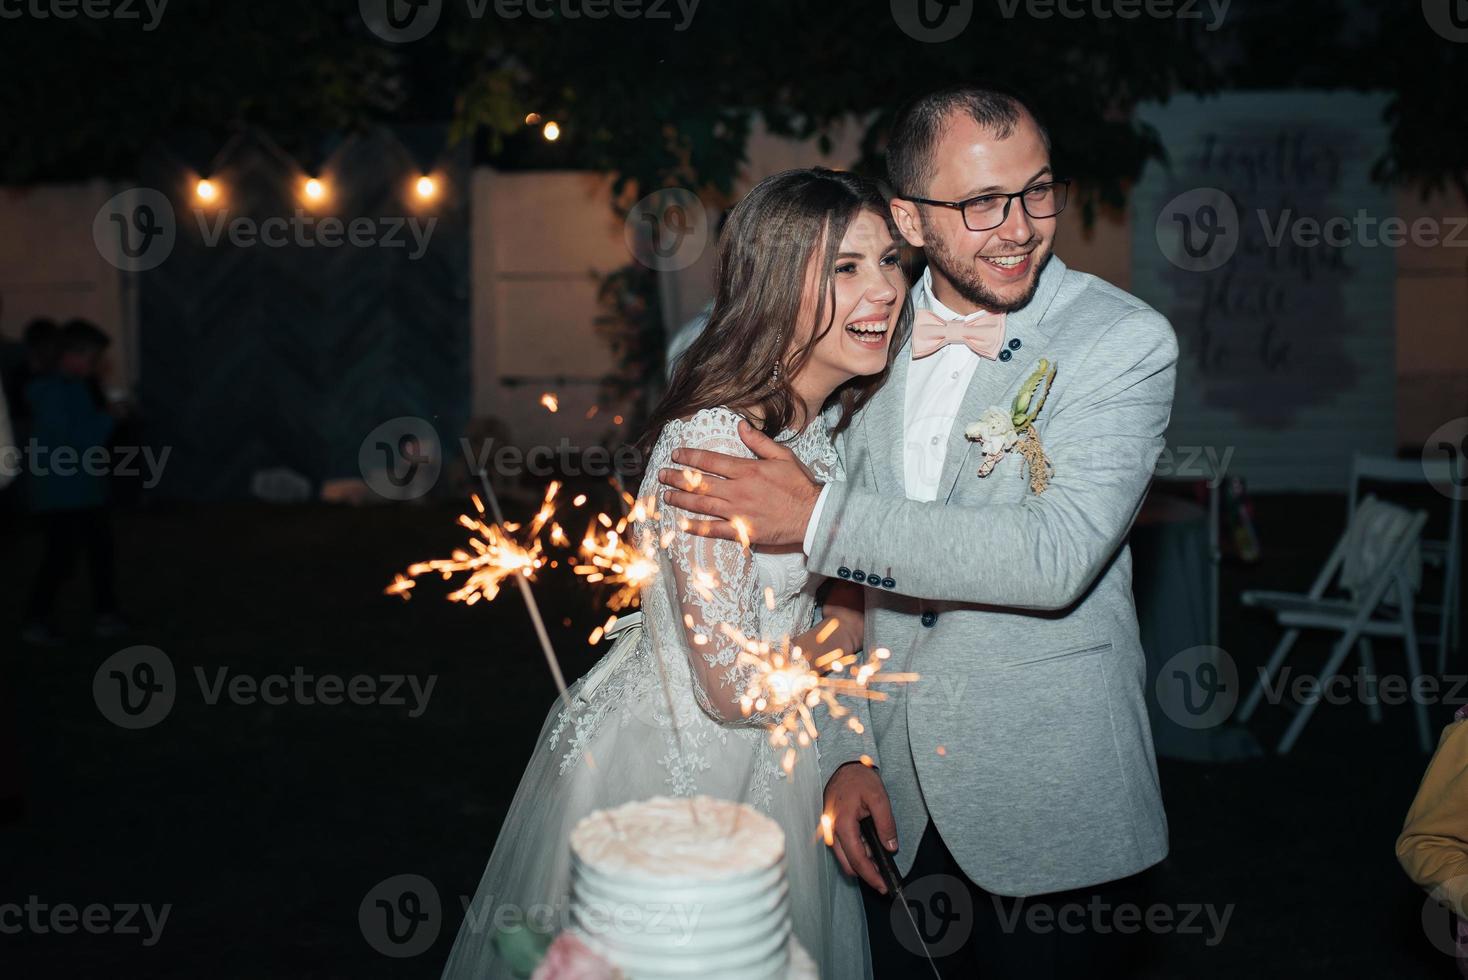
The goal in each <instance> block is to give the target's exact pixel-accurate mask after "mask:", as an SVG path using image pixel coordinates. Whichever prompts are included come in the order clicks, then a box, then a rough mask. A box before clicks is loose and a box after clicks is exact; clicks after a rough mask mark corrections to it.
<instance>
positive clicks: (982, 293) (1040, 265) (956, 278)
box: [923, 222, 1054, 313]
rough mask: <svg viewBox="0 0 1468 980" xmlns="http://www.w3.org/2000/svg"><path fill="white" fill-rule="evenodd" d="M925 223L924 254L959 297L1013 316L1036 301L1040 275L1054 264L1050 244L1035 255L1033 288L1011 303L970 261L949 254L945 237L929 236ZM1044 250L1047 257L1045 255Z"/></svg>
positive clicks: (1032, 276) (1031, 275)
mask: <svg viewBox="0 0 1468 980" xmlns="http://www.w3.org/2000/svg"><path fill="white" fill-rule="evenodd" d="M926 225H927V223H926V222H924V227H923V239H924V242H925V244H924V245H923V252H924V253H926V255H927V257H928V264H929V265H931V266H933V268H935V269H937V270H938V271H939V272H941V273H942V274H943V277H944V278H945V279H947V280H948V281H949V282H951V283H952V284H953V288H954V289H955V290H956V291H957V292H958V295H960V296H962V297H963V298H964V299H966V300H968V301H969V302H970V303H973V304H975V305H976V306H981V307H983V308H984V309H986V310H988V311H989V312H990V313H1013V312H1015V311H1016V310H1022V309H1024V308H1025V307H1026V306H1028V305H1029V304H1030V300H1032V299H1034V298H1035V290H1037V289H1039V288H1040V273H1042V272H1044V271H1045V266H1046V265H1047V264H1048V263H1049V262H1050V256H1051V255H1053V254H1054V249H1053V248H1051V247H1050V243H1048V242H1047V243H1045V244H1044V245H1043V246H1041V247H1039V248H1036V249H1035V253H1034V261H1035V267H1034V270H1033V271H1032V272H1031V273H1030V285H1029V287H1028V288H1027V289H1026V290H1025V291H1024V294H1023V295H1021V296H1019V297H1017V298H1015V299H1011V300H1002V299H1000V298H999V297H998V296H996V295H995V294H994V291H993V290H991V289H990V288H989V287H988V286H987V285H986V284H985V283H984V279H983V276H982V275H980V274H979V271H978V270H977V269H975V268H974V267H973V265H972V262H971V261H970V263H969V264H964V263H963V262H961V261H959V260H958V259H957V258H955V257H954V255H953V253H952V252H950V251H948V249H947V247H946V246H945V245H944V244H943V240H942V239H941V238H937V237H935V236H934V235H932V234H930V233H929V229H928V228H927V227H926ZM1042 250H1043V254H1042Z"/></svg>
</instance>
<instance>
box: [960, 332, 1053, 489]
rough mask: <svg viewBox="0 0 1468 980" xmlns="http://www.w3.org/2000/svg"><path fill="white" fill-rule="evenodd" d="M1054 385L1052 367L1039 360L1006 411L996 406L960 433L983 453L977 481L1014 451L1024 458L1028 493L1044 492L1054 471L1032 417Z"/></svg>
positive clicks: (1035, 414)
mask: <svg viewBox="0 0 1468 980" xmlns="http://www.w3.org/2000/svg"><path fill="white" fill-rule="evenodd" d="M1054 381H1055V365H1053V364H1051V363H1050V362H1049V361H1047V360H1045V359H1044V358H1041V359H1040V362H1039V363H1038V364H1036V365H1035V369H1034V370H1033V371H1031V372H1030V376H1029V377H1028V378H1025V381H1024V384H1022V385H1020V386H1019V392H1018V393H1017V394H1016V395H1015V396H1014V403H1013V404H1012V405H1011V406H1010V407H1009V410H1008V411H1006V410H1005V409H1002V408H1000V407H999V406H998V405H991V406H989V407H988V408H986V409H985V410H984V414H983V415H980V416H979V418H978V421H976V422H970V423H969V425H968V427H967V428H965V429H964V430H963V434H964V435H965V436H967V437H968V438H969V439H971V440H972V441H974V442H977V443H979V444H980V447H981V448H982V449H983V451H984V462H983V465H982V466H980V467H979V476H980V477H985V476H988V475H989V474H990V473H992V472H994V467H995V466H998V465H999V461H1000V460H1001V459H1003V458H1004V456H1005V454H1006V453H1008V452H1010V451H1011V450H1015V449H1017V450H1019V454H1020V456H1022V457H1024V461H1025V470H1024V472H1025V473H1027V474H1028V475H1029V480H1030V489H1031V490H1033V491H1035V493H1044V492H1045V488H1046V487H1047V486H1049V484H1050V474H1051V473H1053V472H1054V467H1053V466H1051V465H1050V459H1049V457H1047V456H1046V455H1045V447H1044V446H1042V445H1041V444H1040V433H1039V431H1038V430H1036V428H1035V416H1037V415H1039V414H1040V409H1041V408H1042V407H1043V406H1044V404H1045V399H1046V398H1047V397H1048V396H1049V394H1050V385H1051V384H1052V383H1053V382H1054Z"/></svg>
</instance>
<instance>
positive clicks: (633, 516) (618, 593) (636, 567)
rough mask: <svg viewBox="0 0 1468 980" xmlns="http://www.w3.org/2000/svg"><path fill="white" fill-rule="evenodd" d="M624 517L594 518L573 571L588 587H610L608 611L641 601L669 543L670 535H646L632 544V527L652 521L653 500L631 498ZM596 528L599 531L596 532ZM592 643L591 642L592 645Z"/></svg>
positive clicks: (655, 514) (582, 541) (655, 575)
mask: <svg viewBox="0 0 1468 980" xmlns="http://www.w3.org/2000/svg"><path fill="white" fill-rule="evenodd" d="M627 500H628V501H630V504H629V505H628V506H629V509H628V511H627V513H626V514H624V515H623V516H622V517H620V518H618V519H617V520H616V521H613V520H612V519H611V518H610V517H608V516H607V515H606V514H604V513H603V514H597V515H596V522H595V523H593V524H592V526H591V527H589V528H588V529H587V531H586V537H584V538H582V540H581V551H580V555H581V558H582V563H581V564H579V565H575V566H573V568H572V570H573V571H574V572H575V573H576V574H577V575H580V576H582V577H584V578H585V579H586V582H587V583H588V584H591V585H595V584H605V585H610V586H613V587H614V588H613V590H612V594H611V596H610V598H608V599H607V608H608V609H610V610H612V611H613V612H619V611H621V610H623V609H626V608H627V607H628V606H632V605H636V604H637V603H638V602H639V601H640V596H641V591H642V587H643V586H645V585H647V584H648V583H649V582H651V581H652V580H653V579H654V578H656V577H657V574H658V549H659V548H666V547H667V546H668V544H669V542H670V540H671V536H672V533H673V532H671V531H666V532H664V533H663V535H662V537H661V538H659V539H654V538H653V537H652V536H651V535H647V536H646V537H645V539H644V540H643V541H642V542H641V543H638V542H635V541H632V540H631V537H630V535H629V530H630V529H631V528H632V526H633V525H634V524H637V523H638V522H643V521H649V522H650V521H655V520H656V519H657V512H656V510H655V509H654V505H653V503H654V502H653V498H651V497H649V498H648V499H647V500H645V501H644V500H635V499H633V498H631V497H628V498H627ZM597 524H600V525H601V530H600V531H598V530H597V526H596V525H597ZM593 642H594V641H593Z"/></svg>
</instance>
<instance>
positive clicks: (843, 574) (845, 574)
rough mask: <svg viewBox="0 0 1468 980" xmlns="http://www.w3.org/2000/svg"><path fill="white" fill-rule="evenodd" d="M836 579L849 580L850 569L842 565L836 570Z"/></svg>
mask: <svg viewBox="0 0 1468 980" xmlns="http://www.w3.org/2000/svg"><path fill="white" fill-rule="evenodd" d="M836 577H837V578H851V569H849V568H847V567H846V566H845V565H842V566H841V567H840V568H838V569H836Z"/></svg>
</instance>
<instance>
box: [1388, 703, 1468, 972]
mask: <svg viewBox="0 0 1468 980" xmlns="http://www.w3.org/2000/svg"><path fill="white" fill-rule="evenodd" d="M1397 860H1398V861H1400V862H1402V870H1404V871H1406V872H1407V875H1408V876H1409V877H1410V878H1411V879H1412V880H1413V881H1415V882H1416V883H1417V884H1419V885H1421V886H1422V887H1423V888H1425V889H1427V891H1428V892H1429V893H1430V894H1431V895H1432V896H1433V897H1434V898H1436V899H1438V901H1440V902H1442V903H1444V904H1445V905H1447V906H1448V907H1449V908H1450V909H1452V911H1453V912H1454V914H1455V916H1456V921H1455V922H1454V928H1455V929H1456V930H1457V945H1458V972H1459V973H1461V974H1462V975H1463V976H1465V977H1468V919H1465V918H1464V913H1465V912H1468V907H1465V901H1468V707H1463V708H1459V709H1458V713H1457V715H1456V716H1455V717H1454V721H1453V723H1452V724H1451V725H1449V726H1448V727H1447V728H1444V729H1443V733H1442V738H1441V739H1439V741H1438V743H1437V753H1436V754H1435V755H1433V757H1432V761H1431V762H1429V763H1428V764H1427V774H1426V775H1425V776H1423V777H1422V785H1421V786H1419V787H1418V789H1417V798H1416V799H1414V800H1413V801H1412V808H1411V809H1410V810H1408V811H1407V822H1406V825H1405V826H1404V827H1403V828H1402V835H1401V836H1400V837H1398V838H1397Z"/></svg>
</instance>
